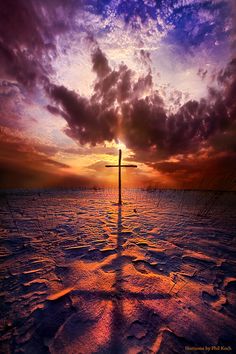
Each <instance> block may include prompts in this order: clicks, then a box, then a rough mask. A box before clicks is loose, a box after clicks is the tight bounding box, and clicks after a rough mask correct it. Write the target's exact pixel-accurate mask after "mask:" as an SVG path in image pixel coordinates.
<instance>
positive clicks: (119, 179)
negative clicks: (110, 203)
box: [106, 149, 138, 205]
mask: <svg viewBox="0 0 236 354" xmlns="http://www.w3.org/2000/svg"><path fill="white" fill-rule="evenodd" d="M121 156H122V151H121V149H119V163H118V165H106V167H118V168H119V173H118V183H119V201H118V204H119V205H121V204H122V200H121V167H138V166H137V165H121Z"/></svg>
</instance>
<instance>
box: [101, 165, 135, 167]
mask: <svg viewBox="0 0 236 354" xmlns="http://www.w3.org/2000/svg"><path fill="white" fill-rule="evenodd" d="M106 167H138V166H137V165H106Z"/></svg>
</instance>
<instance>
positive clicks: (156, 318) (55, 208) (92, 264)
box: [0, 190, 236, 354]
mask: <svg viewBox="0 0 236 354" xmlns="http://www.w3.org/2000/svg"><path fill="white" fill-rule="evenodd" d="M123 200H124V203H123V205H122V206H121V207H119V206H118V205H117V204H116V201H117V191H115V190H100V191H91V190H90V191H89V190H88V191H69V192H68V191H67V192H63V191H60V192H58V191H57V192H56V191H48V192H40V193H36V192H19V193H15V194H7V195H1V201H0V218H1V225H0V233H1V247H0V260H1V266H0V271H1V292H0V301H1V323H0V334H1V342H0V344H1V348H2V349H1V350H2V352H3V353H23V352H24V353H29V354H34V353H35V354H38V353H49V352H50V353H55V354H56V353H63V354H64V353H65V354H70V353H71V354H72V353H73V354H79V353H83V354H86V353H112V354H113V353H130V354H131V353H132V354H134V353H143V354H146V353H157V352H158V353H193V352H195V353H196V348H197V347H203V346H208V347H211V346H213V345H220V346H222V348H221V349H222V350H223V351H224V352H231V353H233V345H234V340H235V337H236V335H235V334H236V319H235V318H236V316H235V315H236V244H235V235H236V194H235V193H220V192H218V193H217V192H215V193H213V192H193V191H192V192H188V191H155V192H147V191H135V190H125V191H124V193H123ZM229 346H231V349H232V350H231V351H230V350H229V351H226V349H230V347H229ZM190 348H192V350H190ZM224 348H225V349H224ZM211 349H212V351H213V348H211ZM200 352H204V351H201V350H199V351H197V353H200ZM218 352H219V351H218Z"/></svg>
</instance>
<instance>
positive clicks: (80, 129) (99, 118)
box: [48, 85, 118, 145]
mask: <svg viewBox="0 0 236 354" xmlns="http://www.w3.org/2000/svg"><path fill="white" fill-rule="evenodd" d="M48 90H49V94H50V96H51V97H52V98H53V99H54V100H55V101H56V102H57V103H59V105H60V108H61V110H62V111H63V117H64V118H65V119H66V120H67V123H68V129H67V130H66V133H67V134H68V135H69V136H70V137H72V138H74V139H78V140H79V141H80V143H81V144H85V143H90V144H91V145H96V144H97V143H103V142H104V141H111V140H112V139H114V137H115V136H116V135H117V133H116V132H115V129H116V127H117V119H118V118H117V111H116V109H115V108H113V107H110V108H107V107H106V105H103V104H102V103H101V104H100V103H98V102H90V101H89V100H88V99H86V98H84V97H81V96H79V95H77V94H76V93H75V92H74V91H70V90H68V89H66V88H65V87H64V86H55V85H50V87H49V88H48Z"/></svg>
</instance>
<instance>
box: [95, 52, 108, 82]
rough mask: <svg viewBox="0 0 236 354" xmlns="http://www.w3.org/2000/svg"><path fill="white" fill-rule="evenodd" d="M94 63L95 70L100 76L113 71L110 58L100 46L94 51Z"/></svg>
mask: <svg viewBox="0 0 236 354" xmlns="http://www.w3.org/2000/svg"><path fill="white" fill-rule="evenodd" d="M92 63H93V71H95V73H96V74H97V76H98V77H99V78H103V77H104V76H106V75H107V74H108V73H109V72H110V71H111V69H110V67H109V65H108V60H107V58H106V56H105V55H104V53H103V52H102V51H101V49H100V48H99V47H97V48H96V49H95V50H94V52H93V53H92Z"/></svg>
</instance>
